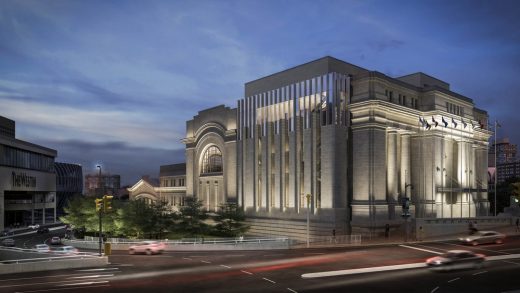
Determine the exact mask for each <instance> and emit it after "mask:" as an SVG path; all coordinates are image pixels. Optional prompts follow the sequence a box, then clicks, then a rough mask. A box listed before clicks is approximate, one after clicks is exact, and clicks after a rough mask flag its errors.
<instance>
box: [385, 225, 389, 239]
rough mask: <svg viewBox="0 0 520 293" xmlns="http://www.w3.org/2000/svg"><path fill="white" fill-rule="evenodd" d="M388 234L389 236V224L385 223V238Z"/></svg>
mask: <svg viewBox="0 0 520 293" xmlns="http://www.w3.org/2000/svg"><path fill="white" fill-rule="evenodd" d="M388 236H390V225H389V224H386V225H385V238H388Z"/></svg>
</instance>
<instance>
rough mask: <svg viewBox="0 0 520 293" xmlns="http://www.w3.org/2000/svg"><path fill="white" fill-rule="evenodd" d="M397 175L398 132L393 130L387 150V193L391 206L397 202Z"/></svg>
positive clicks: (388, 134)
mask: <svg viewBox="0 0 520 293" xmlns="http://www.w3.org/2000/svg"><path fill="white" fill-rule="evenodd" d="M397 175H398V168H397V132H396V131H395V130H391V131H388V133H387V148H386V192H387V200H388V203H389V204H390V203H393V202H396V201H397V185H398V181H397V180H398V177H397Z"/></svg>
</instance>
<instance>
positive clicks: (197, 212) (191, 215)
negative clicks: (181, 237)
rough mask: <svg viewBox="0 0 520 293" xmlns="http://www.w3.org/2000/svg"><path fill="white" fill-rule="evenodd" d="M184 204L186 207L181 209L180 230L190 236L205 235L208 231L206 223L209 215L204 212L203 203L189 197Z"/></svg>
mask: <svg viewBox="0 0 520 293" xmlns="http://www.w3.org/2000/svg"><path fill="white" fill-rule="evenodd" d="M184 203H185V205H184V206H183V207H181V209H180V214H179V219H180V221H179V229H180V230H181V231H183V232H185V233H187V234H188V235H189V236H197V235H202V234H204V233H205V232H206V231H207V230H208V229H207V228H208V226H207V224H206V223H205V220H206V219H207V218H208V215H207V213H206V211H204V210H203V204H202V201H201V200H197V199H196V198H192V197H188V198H186V200H185V202H184Z"/></svg>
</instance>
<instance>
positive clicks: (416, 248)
mask: <svg viewBox="0 0 520 293" xmlns="http://www.w3.org/2000/svg"><path fill="white" fill-rule="evenodd" d="M399 246H401V247H405V248H410V249H415V250H420V251H425V252H429V253H434V254H442V252H438V251H433V250H429V249H424V248H419V247H413V246H408V245H404V244H400V245H399Z"/></svg>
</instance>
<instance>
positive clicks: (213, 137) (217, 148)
mask: <svg viewBox="0 0 520 293" xmlns="http://www.w3.org/2000/svg"><path fill="white" fill-rule="evenodd" d="M236 119H237V110H236V109H230V108H228V107H225V106H217V107H214V108H210V109H206V110H203V111H200V112H199V113H198V115H196V116H195V117H193V119H192V120H190V121H188V122H187V123H186V138H185V139H184V140H183V142H184V144H185V145H186V196H196V197H197V198H199V199H200V200H202V201H203V203H204V206H205V208H206V210H207V211H217V210H218V208H219V206H221V205H222V204H224V203H226V202H235V201H236V194H237V177H236V175H237V160H236V156H237V148H236V140H237V139H236V137H237V135H236V131H237V123H236V121H237V120H236Z"/></svg>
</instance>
